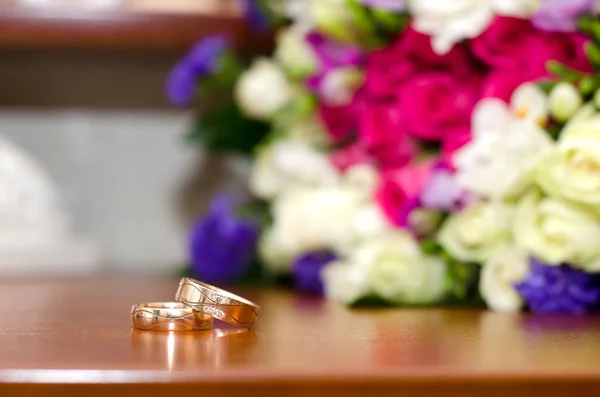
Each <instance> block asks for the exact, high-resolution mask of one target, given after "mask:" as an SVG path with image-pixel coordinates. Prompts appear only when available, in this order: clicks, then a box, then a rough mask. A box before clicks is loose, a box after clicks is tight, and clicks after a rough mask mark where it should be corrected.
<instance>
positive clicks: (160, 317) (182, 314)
mask: <svg viewBox="0 0 600 397" xmlns="http://www.w3.org/2000/svg"><path fill="white" fill-rule="evenodd" d="M131 321H132V322H133V327H134V328H136V329H141V330H147V331H202V330H206V329H211V328H212V317H211V316H209V315H208V314H204V313H200V312H197V311H195V310H192V309H191V308H190V307H188V306H186V305H184V304H182V303H178V302H164V303H144V304H141V305H134V306H133V307H132V308H131Z"/></svg>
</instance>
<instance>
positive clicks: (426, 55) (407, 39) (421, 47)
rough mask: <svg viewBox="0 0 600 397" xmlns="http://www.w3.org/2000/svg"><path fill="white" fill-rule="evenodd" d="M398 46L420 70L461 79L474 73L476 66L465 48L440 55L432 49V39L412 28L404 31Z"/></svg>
mask: <svg viewBox="0 0 600 397" xmlns="http://www.w3.org/2000/svg"><path fill="white" fill-rule="evenodd" d="M396 45H397V46H399V47H400V48H401V49H402V51H404V52H405V54H406V55H407V57H408V58H409V59H411V60H413V61H414V62H415V63H416V65H417V67H418V69H419V70H432V69H434V70H437V71H444V72H448V73H450V74H452V75H453V76H454V77H456V78H459V79H463V78H467V77H469V76H470V75H471V74H472V72H473V68H474V64H473V62H472V60H471V57H470V56H469V54H468V52H467V50H466V49H465V48H464V47H462V46H454V47H452V49H451V50H450V51H449V52H448V53H446V54H444V55H439V54H437V53H435V52H434V51H433V48H432V47H431V37H429V36H428V35H425V34H422V33H419V32H417V31H416V30H415V29H414V28H413V27H412V26H409V27H408V28H406V29H404V31H403V32H402V34H401V35H400V38H399V40H398V41H397V42H396Z"/></svg>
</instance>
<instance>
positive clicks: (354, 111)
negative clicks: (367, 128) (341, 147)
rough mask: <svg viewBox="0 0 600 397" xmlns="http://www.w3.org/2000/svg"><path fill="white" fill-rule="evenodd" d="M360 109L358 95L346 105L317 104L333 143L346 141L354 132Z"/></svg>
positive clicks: (360, 101)
mask: <svg viewBox="0 0 600 397" xmlns="http://www.w3.org/2000/svg"><path fill="white" fill-rule="evenodd" d="M361 108H362V100H361V98H360V95H359V94H358V93H357V94H356V95H354V99H353V100H352V102H350V104H348V105H344V106H330V105H326V104H325V103H323V102H321V103H319V115H320V116H321V120H322V121H323V124H325V126H326V127H327V131H328V132H329V136H330V137H331V139H332V140H333V141H334V142H339V141H343V140H345V139H347V138H348V137H349V136H350V134H352V133H353V132H354V131H355V130H356V126H357V124H358V115H359V114H360V113H361Z"/></svg>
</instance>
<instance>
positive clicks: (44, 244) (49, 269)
mask: <svg viewBox="0 0 600 397" xmlns="http://www.w3.org/2000/svg"><path fill="white" fill-rule="evenodd" d="M99 264H100V261H99V255H98V252H97V249H96V248H95V247H94V245H93V244H91V243H90V242H89V241H86V240H82V239H80V238H77V237H75V236H74V235H72V232H71V224H70V219H69V217H68V216H67V214H66V213H65V212H64V209H63V207H62V203H61V201H60V197H59V194H58V192H57V190H56V189H55V187H54V185H53V183H52V182H51V180H50V179H49V178H48V176H47V175H46V173H45V171H44V169H43V168H42V166H41V165H40V164H39V163H38V162H37V161H36V160H35V159H34V158H32V157H31V156H30V155H29V154H28V153H26V152H25V151H24V150H22V149H21V148H19V147H17V146H16V145H15V144H13V143H12V142H10V141H9V140H7V139H6V138H3V137H0V274H27V273H34V274H55V273H89V272H91V271H92V270H94V269H95V268H96V267H97V266H98V265H99Z"/></svg>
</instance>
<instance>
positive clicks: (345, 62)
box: [306, 32, 363, 92]
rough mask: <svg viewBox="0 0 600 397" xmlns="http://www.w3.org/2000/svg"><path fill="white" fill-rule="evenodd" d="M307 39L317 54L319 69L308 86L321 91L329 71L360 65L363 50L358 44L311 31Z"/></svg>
mask: <svg viewBox="0 0 600 397" xmlns="http://www.w3.org/2000/svg"><path fill="white" fill-rule="evenodd" d="M306 41H307V42H308V44H309V45H310V46H311V48H312V49H313V51H314V53H315V54H316V55H317V58H318V61H319V71H318V72H317V74H316V75H314V76H312V77H311V78H310V79H309V80H308V82H307V83H308V87H309V88H310V89H312V90H313V91H315V92H320V90H321V84H322V82H323V81H324V79H325V77H326V76H327V74H328V73H330V72H332V71H334V70H336V69H339V68H347V67H352V66H358V65H360V63H361V61H362V55H363V54H362V52H361V51H360V49H359V48H358V47H356V46H353V45H350V44H342V43H339V42H335V41H332V40H330V39H328V38H327V37H325V36H323V35H321V34H319V33H314V32H313V33H309V34H308V35H307V36H306Z"/></svg>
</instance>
